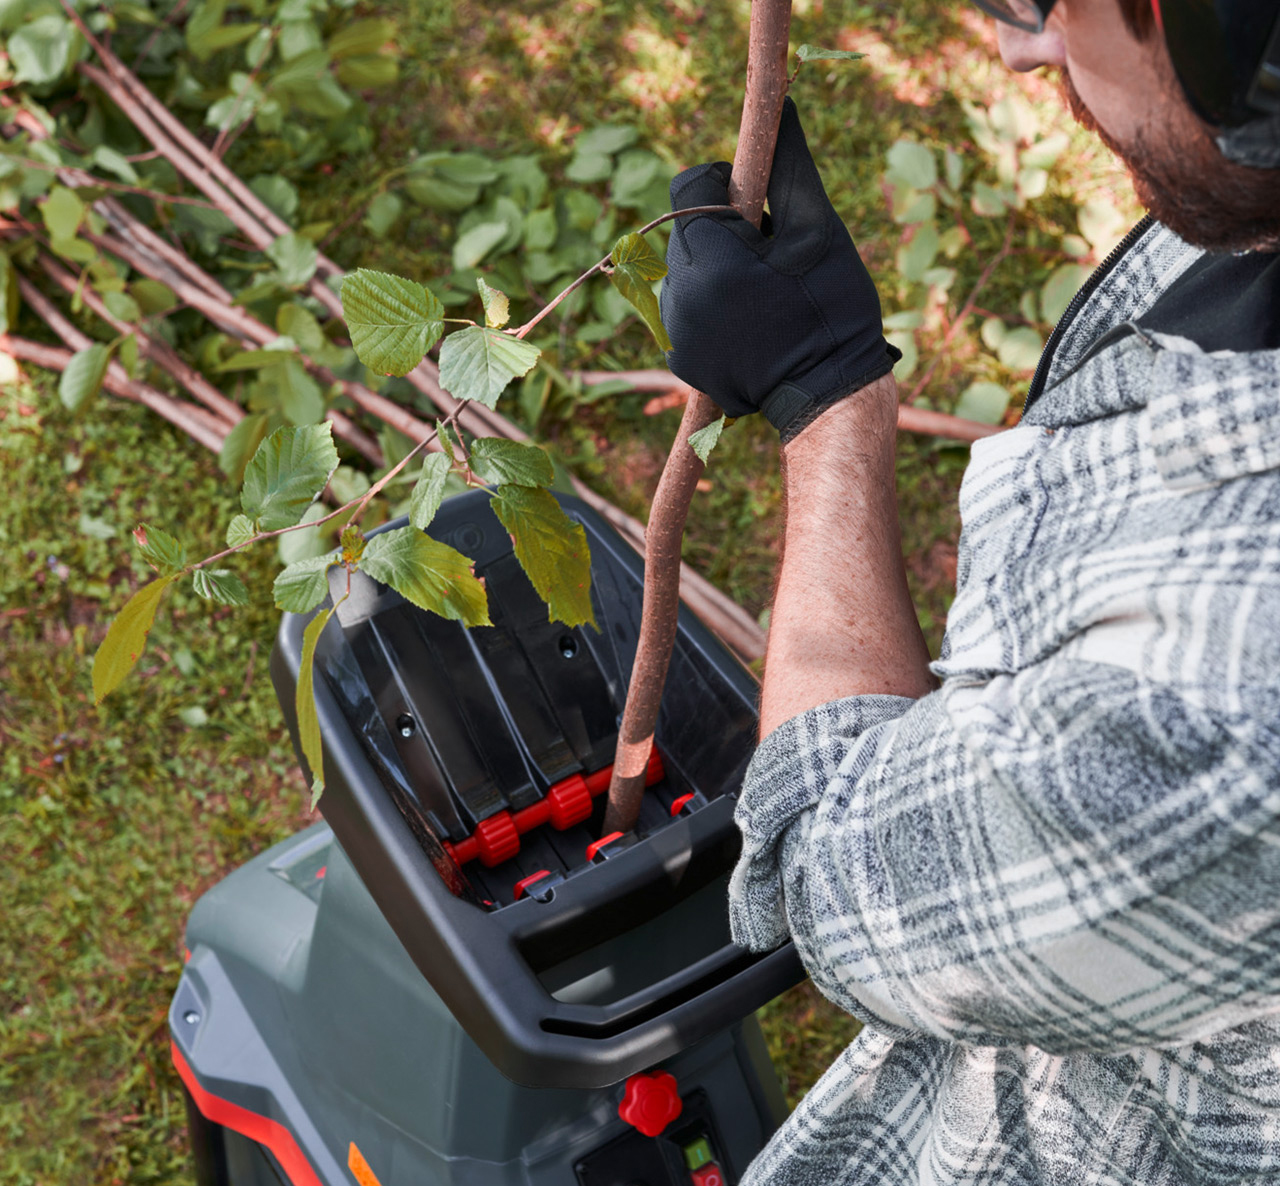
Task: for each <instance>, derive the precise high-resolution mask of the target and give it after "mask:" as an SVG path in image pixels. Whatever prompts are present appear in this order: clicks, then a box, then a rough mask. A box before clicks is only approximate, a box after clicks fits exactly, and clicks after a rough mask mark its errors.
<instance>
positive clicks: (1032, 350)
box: [996, 325, 1044, 371]
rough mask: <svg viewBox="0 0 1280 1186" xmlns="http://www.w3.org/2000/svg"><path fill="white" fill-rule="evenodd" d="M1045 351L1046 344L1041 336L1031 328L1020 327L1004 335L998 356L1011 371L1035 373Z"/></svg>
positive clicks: (997, 349)
mask: <svg viewBox="0 0 1280 1186" xmlns="http://www.w3.org/2000/svg"><path fill="white" fill-rule="evenodd" d="M1043 350H1044V342H1043V341H1042V340H1041V338H1040V335H1039V334H1038V333H1036V331H1035V330H1033V329H1031V328H1030V326H1026V325H1020V326H1019V327H1018V328H1017V329H1011V330H1010V331H1009V332H1008V333H1007V334H1005V335H1004V337H1003V338H1002V339H1001V340H1000V345H999V346H998V347H997V348H996V354H997V356H998V357H999V359H1000V362H1001V363H1002V364H1003V365H1004V366H1007V367H1008V368H1009V369H1010V370H1011V371H1034V370H1035V369H1036V364H1037V363H1038V362H1039V361H1040V354H1041V352H1042V351H1043Z"/></svg>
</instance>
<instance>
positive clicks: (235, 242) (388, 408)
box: [0, 0, 987, 657]
mask: <svg viewBox="0 0 1280 1186" xmlns="http://www.w3.org/2000/svg"><path fill="white" fill-rule="evenodd" d="M346 7H347V5H345V4H343V3H342V2H341V0H259V2H258V3H256V4H254V5H251V6H249V8H248V11H247V12H246V11H245V10H244V9H241V8H237V9H235V10H232V9H231V8H230V6H228V5H227V4H226V2H225V0H198V2H197V3H195V4H191V5H189V4H188V0H131V2H130V3H116V4H113V5H111V6H110V7H109V8H104V9H98V10H94V11H90V12H86V13H84V14H82V13H81V12H80V11H78V10H77V9H76V8H75V7H73V6H72V5H70V4H64V5H63V6H62V7H58V6H57V5H55V4H53V3H52V0H37V3H35V4H33V5H28V6H26V7H25V8H23V6H17V7H15V8H11V9H9V10H6V11H7V13H8V15H6V16H3V17H0V20H3V21H9V22H11V23H10V24H9V25H0V34H3V36H4V37H5V42H4V51H5V54H6V56H7V61H5V62H0V87H2V88H3V89H0V112H2V114H0V122H2V124H3V131H4V139H3V142H2V143H0V334H2V335H3V336H0V349H2V350H4V351H5V352H7V353H9V354H10V355H12V356H13V357H15V358H17V359H20V360H24V361H28V362H31V363H33V364H35V365H38V366H41V367H45V368H49V369H51V370H55V371H60V372H61V379H60V382H59V394H60V396H61V398H62V401H63V402H64V403H65V404H66V405H67V407H68V408H70V409H71V410H73V411H83V410H84V409H86V408H87V407H88V406H89V405H90V404H91V402H92V400H93V399H94V398H95V397H96V396H97V394H98V392H99V391H100V390H104V389H105V390H106V391H107V392H109V393H110V394H112V395H115V396H117V397H121V398H125V399H131V400H135V401H137V402H139V403H142V404H144V405H145V406H147V407H148V408H150V409H151V410H153V411H154V412H156V413H157V414H158V415H160V416H162V417H164V418H165V419H167V420H169V421H170V422H171V423H173V424H175V425H177V426H178V427H180V428H182V429H183V430H184V431H185V432H187V433H188V434H189V435H190V436H192V437H193V438H194V439H195V440H197V441H199V442H200V443H201V444H202V445H204V446H206V447H207V448H209V449H211V450H214V451H215V452H217V454H218V457H219V462H220V464H221V466H222V468H223V470H224V471H225V472H226V473H227V474H228V475H229V476H230V477H231V478H232V479H233V480H235V481H239V480H240V479H241V478H242V477H243V474H244V470H245V467H246V465H247V464H248V462H249V460H250V458H251V457H252V456H253V455H254V453H255V451H256V450H257V448H258V446H259V445H260V444H261V442H262V441H263V440H265V439H266V438H267V437H268V436H269V435H270V434H271V433H273V432H274V431H275V430H276V429H278V428H279V427H281V426H286V425H292V426H296V427H303V426H307V425H312V424H316V423H319V422H321V421H322V420H327V421H329V422H330V423H331V425H332V432H333V437H334V439H335V440H336V441H337V442H338V443H339V445H340V448H341V450H342V454H343V457H342V460H343V462H344V465H343V466H341V467H340V468H339V470H338V471H337V473H336V474H335V475H334V478H333V483H332V484H333V485H334V486H337V487H338V490H337V491H336V499H337V501H345V500H347V499H349V498H350V497H351V496H352V493H353V491H354V492H355V493H356V494H358V493H359V492H360V490H361V489H362V488H363V489H368V485H369V479H368V477H367V476H366V472H368V471H372V472H373V473H374V474H377V473H378V472H379V471H381V472H384V473H385V472H386V470H388V469H390V468H392V467H394V466H395V465H396V463H397V462H398V461H399V460H400V459H401V458H403V456H404V454H405V452H406V451H407V450H408V449H409V448H411V447H413V446H414V445H419V444H422V443H423V442H429V443H428V444H427V447H428V448H431V449H435V450H438V449H439V448H440V443H439V441H438V440H437V439H434V436H433V434H434V426H433V424H432V423H431V422H430V421H429V420H427V419H425V418H424V417H423V416H422V415H420V414H419V409H421V410H423V411H427V412H428V413H429V414H431V415H433V416H443V417H446V418H449V419H450V421H451V422H452V423H454V424H455V425H456V426H458V427H461V428H462V429H465V430H466V431H467V432H468V433H470V434H472V435H474V436H478V437H484V436H492V437H499V438H505V439H508V440H516V441H521V440H525V439H526V434H525V433H524V432H523V431H522V430H521V429H520V428H518V427H517V426H516V425H514V424H513V423H511V422H510V421H509V420H507V419H506V418H505V417H503V416H502V415H500V414H499V413H498V412H497V411H496V410H494V409H493V408H490V407H485V406H483V405H482V404H481V403H478V402H471V401H465V400H459V399H457V398H455V397H454V395H452V394H450V393H449V392H448V391H447V390H445V388H444V387H443V386H442V385H441V383H440V372H439V368H438V366H437V364H436V362H435V361H433V359H432V358H430V357H426V358H424V359H423V360H422V361H421V362H420V363H419V364H418V365H417V366H415V367H414V368H413V369H412V370H411V371H409V373H408V374H407V375H406V376H405V379H406V380H407V382H408V384H410V385H411V390H412V396H411V401H412V402H413V404H414V405H415V407H407V406H405V404H404V403H402V402H400V401H399V400H397V399H393V398H390V397H389V396H388V394H387V393H386V391H384V390H379V388H380V387H381V386H382V384H383V377H382V376H379V375H375V374H374V373H372V372H370V371H369V370H368V369H367V368H365V367H364V366H363V365H362V364H361V362H360V361H359V359H358V358H357V357H356V355H355V353H354V351H353V350H352V349H351V346H350V343H349V340H348V339H349V333H348V329H347V327H346V325H345V323H344V321H343V318H342V304H341V301H340V299H339V295H338V289H339V286H340V284H341V281H342V279H343V272H342V270H341V269H340V268H339V267H338V265H337V264H335V263H334V262H333V260H331V259H330V258H329V257H328V256H327V255H326V254H325V253H324V251H323V250H322V248H321V244H322V243H323V241H324V239H325V236H326V235H328V234H332V233H333V232H334V231H335V230H338V229H340V228H335V227H331V226H329V225H325V224H319V225H314V224H313V225H296V217H297V215H298V211H299V206H300V203H299V195H298V192H297V189H296V187H295V186H294V185H293V184H292V183H291V182H290V181H289V180H288V178H287V176H286V174H287V173H289V172H290V171H293V172H294V173H295V175H296V174H297V173H298V172H299V171H304V172H306V171H312V170H315V169H317V168H319V167H322V166H325V165H327V164H328V163H329V162H331V161H334V160H338V159H339V158H341V157H342V156H343V155H344V154H348V153H356V152H364V151H367V149H368V143H367V137H368V135H369V133H368V119H367V108H366V106H365V102H364V100H363V99H362V98H361V93H363V92H368V91H369V90H371V89H372V88H375V87H378V86H385V85H387V84H389V83H391V82H394V80H395V79H396V77H397V71H398V62H397V57H396V50H395V38H394V33H395V30H394V27H393V26H392V25H391V24H390V23H389V22H387V21H385V20H383V19H380V18H375V19H367V20H354V21H353V20H351V19H349V16H348V15H347V14H346V13H344V11H343V10H344V9H345V8H346ZM15 14H16V15H15ZM219 71H222V73H221V74H220V73H219ZM6 73H7V77H5V74H6ZM192 124H194V125H195V127H196V129H198V130H193V127H192V126H191V125H192ZM228 153H231V154H232V156H233V158H234V160H235V161H236V162H237V163H240V164H241V165H242V166H246V165H247V163H248V162H253V165H254V168H253V171H252V175H251V176H249V177H248V180H246V179H245V178H244V177H243V176H242V175H241V174H240V173H238V172H237V171H236V170H235V169H233V168H232V167H231V165H230V164H228ZM599 155H602V156H605V155H607V154H599ZM415 165H421V166H422V167H421V168H418V169H417V170H416V183H417V184H416V188H413V187H411V188H410V190H409V192H410V194H411V195H414V194H415V193H416V194H417V196H418V198H420V199H421V200H422V202H423V204H425V205H427V206H429V207H430V208H433V209H437V210H444V211H447V210H448V209H449V208H450V203H451V202H452V203H453V208H455V209H456V208H457V199H458V195H459V194H461V193H462V191H463V190H465V191H467V195H469V198H468V201H472V202H473V201H475V200H476V197H477V195H478V194H479V193H480V192H481V191H482V190H483V189H484V188H485V187H486V186H488V187H490V188H491V190H492V197H491V199H490V200H491V201H492V202H494V203H499V204H500V203H504V202H505V203H506V204H507V205H509V206H511V207H512V208H515V209H518V206H519V203H520V201H521V200H522V199H524V200H526V202H527V199H528V198H529V195H528V193H527V192H526V190H527V174H528V170H527V168H523V169H512V170H507V171H506V172H505V173H504V172H503V171H501V170H490V171H487V172H483V174H481V173H476V174H475V176H469V175H468V174H467V170H468V168H469V167H470V166H469V158H467V157H466V155H465V154H432V156H431V158H430V159H429V160H426V161H418V162H410V163H409V164H408V165H407V166H406V167H407V168H412V167H413V166H415ZM454 166H456V167H454ZM243 171H244V172H245V173H248V172H250V169H249V168H248V167H244V169H243ZM473 172H474V170H473ZM451 195H452V196H451ZM464 196H465V195H464ZM390 197H391V195H388V194H386V193H381V192H380V193H379V195H377V197H376V198H375V201H374V204H373V206H371V207H370V209H369V211H368V214H367V219H375V220H377V219H383V220H385V219H386V218H387V217H389V216H390V217H392V218H394V214H395V212H394V211H392V210H390V208H389V207H390V202H389V201H388V199H389V198H390ZM395 200H396V201H399V199H395ZM497 208H499V209H501V210H505V207H502V206H499V207H497ZM508 221H510V219H508ZM501 225H502V224H501V223H500V222H481V223H478V224H477V225H476V226H475V227H474V228H472V229H473V232H474V233H473V235H472V237H473V238H474V237H476V235H477V234H480V233H484V234H486V235H489V237H490V238H492V237H493V234H491V233H490V232H491V230H492V228H493V227H500V226H501ZM528 233H531V234H532V233H534V231H533V230H529V231H528ZM538 233H542V232H541V231H539V232H538ZM460 242H461V240H460ZM456 254H457V253H456V252H455V255H456ZM482 254H483V253H482ZM20 319H21V320H24V321H25V322H26V323H28V324H30V323H32V322H38V323H39V326H38V328H35V327H33V328H35V333H34V334H24V333H22V332H19V331H20V329H21V328H23V326H21V325H20ZM610 377H611V378H612V376H610ZM584 378H585V379H586V381H587V382H591V381H594V379H595V378H596V376H594V375H592V376H585V377H584ZM631 379H632V381H633V382H635V383H636V385H637V386H638V387H648V388H650V389H653V388H657V389H660V390H661V389H666V390H673V389H674V390H677V391H678V390H679V387H680V385H679V384H678V383H676V382H675V381H674V380H672V379H671V378H670V376H665V378H664V377H663V376H662V375H661V374H659V375H658V376H656V377H655V376H654V375H653V374H652V373H641V374H638V375H632V376H631ZM579 381H581V380H579ZM400 390H405V389H404V388H403V387H401V389H400ZM913 417H914V419H913ZM903 420H904V427H908V428H914V429H916V430H917V431H925V432H930V433H934V434H938V435H949V436H954V437H957V438H958V439H973V438H974V437H976V436H978V435H982V434H983V433H984V432H985V431H987V430H986V429H985V426H980V425H969V424H966V423H965V422H962V421H956V420H954V418H950V417H944V416H940V415H939V414H937V413H929V412H925V411H917V410H915V409H910V408H904V411H903ZM916 421H919V423H917V422H916ZM429 438H430V439H429ZM406 440H407V444H406ZM570 481H571V482H572V485H573V488H574V492H575V493H576V494H578V495H579V496H580V497H581V498H583V499H584V500H585V501H586V502H587V503H589V504H590V505H592V506H593V507H594V508H595V509H597V510H598V511H600V512H601V513H602V514H603V515H604V516H605V517H606V518H607V519H608V520H609V521H610V522H612V523H613V524H614V525H615V526H616V527H617V528H618V529H619V530H620V531H621V532H622V533H623V534H624V536H626V537H627V538H628V539H629V540H630V541H631V542H632V543H633V544H635V545H636V546H637V547H639V548H641V549H642V548H643V528H642V527H641V525H640V524H639V523H637V522H636V521H635V520H633V519H631V518H629V517H628V516H626V515H625V514H623V513H622V512H621V511H619V510H618V509H617V508H615V507H613V506H612V505H610V504H609V503H608V502H607V501H606V500H604V499H602V498H601V497H600V496H599V495H597V494H596V493H595V492H594V491H592V490H591V489H590V488H588V487H587V486H585V485H584V484H583V483H582V482H580V481H578V480H577V479H575V478H570ZM362 483H363V486H362V485H361V484H362ZM681 593H682V596H683V597H684V599H685V600H686V602H687V603H688V604H690V606H691V607H692V608H693V609H694V610H695V612H697V613H699V615H700V616H702V617H703V618H704V620H706V621H708V623H709V624H711V625H712V627H713V628H714V629H716V630H717V631H718V632H719V633H720V634H721V635H722V636H723V637H724V638H726V639H727V640H728V641H729V642H730V643H731V644H733V645H734V646H735V647H736V648H737V649H738V650H739V651H740V652H741V653H743V654H744V655H746V656H748V657H756V656H758V655H760V654H761V653H762V651H763V636H762V632H761V631H760V629H759V627H758V626H757V624H756V623H755V622H754V621H753V620H752V619H751V617H750V616H749V615H747V614H746V613H745V612H743V611H742V610H741V609H740V608H739V607H737V606H736V605H734V604H733V603H732V602H731V601H730V600H729V599H727V598H726V597H724V596H723V595H722V594H720V593H719V592H718V591H717V590H715V589H714V588H713V587H712V586H710V585H709V584H708V583H707V582H705V581H703V580H701V579H700V578H698V577H697V576H696V574H694V573H692V572H691V571H689V570H687V569H686V570H685V571H684V572H683V574H682V579H681Z"/></svg>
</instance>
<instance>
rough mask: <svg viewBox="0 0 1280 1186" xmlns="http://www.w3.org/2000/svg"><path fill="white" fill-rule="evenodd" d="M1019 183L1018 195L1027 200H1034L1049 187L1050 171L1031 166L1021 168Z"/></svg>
mask: <svg viewBox="0 0 1280 1186" xmlns="http://www.w3.org/2000/svg"><path fill="white" fill-rule="evenodd" d="M1017 184H1018V196H1019V197H1020V198H1022V199H1024V200H1025V201H1034V200H1035V199H1036V198H1038V197H1041V196H1043V194H1044V191H1045V190H1046V189H1048V188H1049V172H1048V170H1047V169H1039V168H1031V167H1029V168H1025V169H1019V170H1018V182H1017Z"/></svg>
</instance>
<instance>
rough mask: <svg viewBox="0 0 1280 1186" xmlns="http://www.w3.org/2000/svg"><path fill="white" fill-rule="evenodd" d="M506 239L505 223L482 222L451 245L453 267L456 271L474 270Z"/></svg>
mask: <svg viewBox="0 0 1280 1186" xmlns="http://www.w3.org/2000/svg"><path fill="white" fill-rule="evenodd" d="M506 237H507V224H506V223H505V222H482V223H479V224H477V225H476V226H473V227H472V228H471V229H470V230H468V231H465V232H464V233H463V234H461V235H459V236H458V241H457V242H456V243H454V245H453V266H454V268H455V269H457V270H458V271H463V270H464V269H466V268H474V267H475V266H476V264H478V263H479V262H480V261H481V260H482V259H484V257H485V256H486V255H488V254H489V252H491V251H492V250H493V249H494V248H495V247H497V246H498V244H499V243H501V242H502V240H503V239H505V238H506Z"/></svg>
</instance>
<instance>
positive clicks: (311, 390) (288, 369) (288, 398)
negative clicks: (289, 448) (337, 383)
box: [262, 356, 324, 424]
mask: <svg viewBox="0 0 1280 1186" xmlns="http://www.w3.org/2000/svg"><path fill="white" fill-rule="evenodd" d="M262 377H263V379H264V380H265V381H266V382H267V383H269V384H270V385H271V387H272V388H273V389H274V390H275V392H276V395H277V397H278V398H279V400H280V411H281V412H283V413H284V418H285V419H286V420H288V421H289V423H290V424H317V423H319V422H320V420H321V419H322V418H323V417H324V393H323V392H322V391H321V390H320V384H319V383H317V382H316V381H315V380H314V379H313V378H312V377H311V376H310V375H309V374H307V368H306V367H304V366H303V365H302V362H301V360H300V359H298V358H297V357H294V356H290V357H288V358H286V359H285V361H284V362H282V363H278V364H277V365H276V366H273V367H269V368H268V369H267V370H265V371H264V372H263V375H262Z"/></svg>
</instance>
